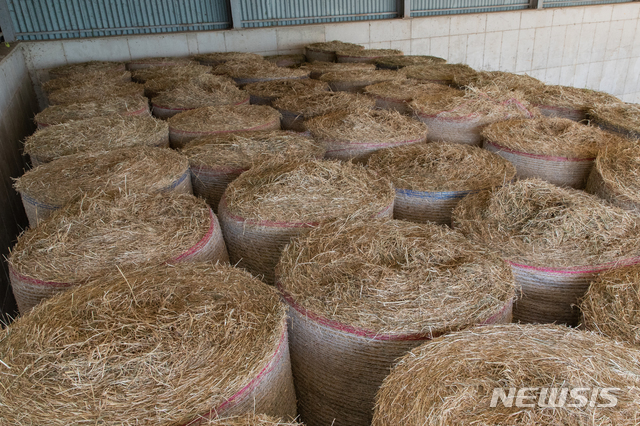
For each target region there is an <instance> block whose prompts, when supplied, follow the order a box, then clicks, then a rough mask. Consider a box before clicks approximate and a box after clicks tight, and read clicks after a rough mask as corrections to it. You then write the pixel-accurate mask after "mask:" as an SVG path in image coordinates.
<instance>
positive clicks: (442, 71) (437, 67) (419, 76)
mask: <svg viewBox="0 0 640 426" xmlns="http://www.w3.org/2000/svg"><path fill="white" fill-rule="evenodd" d="M399 72H400V73H401V74H403V75H405V76H406V77H407V78H412V79H414V80H420V81H429V82H431V83H438V84H445V85H449V84H453V82H454V80H456V79H462V78H465V77H466V78H468V76H472V75H474V74H475V73H476V71H475V70H474V69H473V68H471V67H470V66H468V65H464V64H429V65H409V66H406V67H404V68H402V69H401V70H399Z"/></svg>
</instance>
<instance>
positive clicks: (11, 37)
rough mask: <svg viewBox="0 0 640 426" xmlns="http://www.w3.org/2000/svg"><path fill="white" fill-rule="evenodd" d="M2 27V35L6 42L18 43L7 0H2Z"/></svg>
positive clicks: (0, 20) (0, 23) (0, 9)
mask: <svg viewBox="0 0 640 426" xmlns="http://www.w3.org/2000/svg"><path fill="white" fill-rule="evenodd" d="M0 27H2V35H3V36H4V41H6V42H11V41H16V31H15V28H14V27H13V21H11V15H10V14H9V3H8V1H7V0H0Z"/></svg>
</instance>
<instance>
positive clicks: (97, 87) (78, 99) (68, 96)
mask: <svg viewBox="0 0 640 426" xmlns="http://www.w3.org/2000/svg"><path fill="white" fill-rule="evenodd" d="M128 96H144V86H143V85H142V84H138V83H132V82H128V83H125V82H120V83H118V82H98V83H97V84H86V85H83V86H71V87H67V88H65V89H59V90H56V91H54V92H51V93H50V94H49V95H48V96H47V98H48V100H49V105H67V104H76V103H82V102H92V101H94V102H99V101H101V100H102V99H103V98H112V97H128Z"/></svg>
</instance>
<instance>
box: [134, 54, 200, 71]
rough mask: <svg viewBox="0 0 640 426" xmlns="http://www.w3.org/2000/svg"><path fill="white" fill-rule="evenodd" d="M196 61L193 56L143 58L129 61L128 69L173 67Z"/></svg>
mask: <svg viewBox="0 0 640 426" xmlns="http://www.w3.org/2000/svg"><path fill="white" fill-rule="evenodd" d="M193 63H195V62H194V61H193V60H192V59H191V58H174V57H172V58H166V57H165V58H143V59H136V60H134V61H130V62H127V69H128V70H129V71H135V70H139V69H145V68H156V67H173V66H177V65H186V64H193Z"/></svg>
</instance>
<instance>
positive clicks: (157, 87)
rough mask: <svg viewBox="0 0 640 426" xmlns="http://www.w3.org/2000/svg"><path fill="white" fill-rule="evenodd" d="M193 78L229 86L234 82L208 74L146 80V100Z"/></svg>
mask: <svg viewBox="0 0 640 426" xmlns="http://www.w3.org/2000/svg"><path fill="white" fill-rule="evenodd" d="M194 78H196V79H197V78H206V79H207V80H208V81H217V82H218V83H220V84H231V85H234V86H235V84H236V83H235V81H233V79H232V78H231V77H229V76H226V75H213V74H209V73H198V74H196V75H188V74H184V75H177V76H173V77H159V78H154V79H152V80H147V81H146V82H145V83H144V93H145V95H146V96H147V97H148V98H153V97H155V96H158V95H159V94H161V93H162V92H164V91H165V90H170V89H173V88H175V87H176V86H178V85H180V84H183V83H187V82H189V81H190V80H192V79H194Z"/></svg>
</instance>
